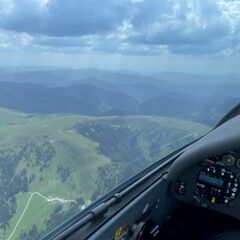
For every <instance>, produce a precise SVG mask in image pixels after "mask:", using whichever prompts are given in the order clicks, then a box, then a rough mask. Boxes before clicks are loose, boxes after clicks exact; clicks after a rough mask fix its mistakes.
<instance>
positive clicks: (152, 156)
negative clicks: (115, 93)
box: [0, 109, 208, 240]
mask: <svg viewBox="0 0 240 240" xmlns="http://www.w3.org/2000/svg"><path fill="white" fill-rule="evenodd" d="M0 119H1V121H0V204H1V209H0V229H1V230H0V239H4V240H5V239H7V240H13V239H24V240H27V239H31V240H33V239H39V237H40V236H42V234H44V233H46V232H48V231H50V230H51V229H52V228H54V227H55V226H57V225H58V224H60V223H61V222H63V221H65V220H66V219H67V218H69V217H70V216H73V215H74V214H76V213H77V212H79V211H80V210H81V209H84V208H85V207H86V206H88V205H89V204H90V203H91V202H92V201H95V200H96V199H98V198H99V197H101V196H103V194H105V193H106V192H108V191H110V190H111V189H112V188H114V187H116V186H117V185H118V184H120V183H121V182H123V181H124V180H126V179H127V178H129V177H131V176H133V175H134V174H136V173H137V172H138V171H140V170H142V169H143V168H145V167H147V166H149V165H150V164H151V163H153V162H155V161H157V160H158V159H160V158H161V157H163V156H164V155H166V154H168V153H170V152H171V151H173V150H175V149H177V148H178V147H180V146H182V145H184V143H187V142H189V141H191V140H194V139H196V138H197V137H198V136H200V135H202V134H203V133H205V132H206V131H208V128H207V127H205V126H204V125H201V124H198V123H193V122H189V121H183V120H179V119H173V118H166V117H146V116H121V117H117V116H114V117H112V116H109V117H86V116H79V115H71V114H53V115H29V114H24V113H20V112H14V111H11V110H7V109H0Z"/></svg>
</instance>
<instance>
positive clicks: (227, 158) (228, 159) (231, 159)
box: [222, 154, 236, 166]
mask: <svg viewBox="0 0 240 240" xmlns="http://www.w3.org/2000/svg"><path fill="white" fill-rule="evenodd" d="M222 161H223V163H224V164H225V165H226V166H233V165H234V164H235V162H236V158H235V156H233V155H232V154H226V155H224V156H223V157H222Z"/></svg>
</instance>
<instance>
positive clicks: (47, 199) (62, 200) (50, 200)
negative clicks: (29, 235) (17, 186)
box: [7, 192, 77, 240]
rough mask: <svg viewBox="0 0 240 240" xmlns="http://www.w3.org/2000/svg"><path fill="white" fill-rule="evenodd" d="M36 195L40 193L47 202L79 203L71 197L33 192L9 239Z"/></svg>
mask: <svg viewBox="0 0 240 240" xmlns="http://www.w3.org/2000/svg"><path fill="white" fill-rule="evenodd" d="M34 195H38V196H39V197H41V198H43V199H44V200H46V202H51V203H53V204H54V203H62V204H64V203H77V202H76V201H75V200H70V199H62V198H58V197H55V198H54V197H46V196H44V195H43V194H41V193H40V192H33V193H31V195H30V197H29V199H28V201H27V204H26V206H25V208H24V210H23V212H22V214H21V216H20V217H19V219H18V221H17V223H16V225H15V227H14V228H13V231H12V233H11V234H10V235H9V237H8V238H7V240H10V239H11V238H12V236H13V235H14V233H15V232H16V230H17V227H18V225H19V224H20V223H21V220H22V218H23V217H24V215H25V213H26V211H27V209H28V207H29V204H30V203H31V200H32V198H33V197H34Z"/></svg>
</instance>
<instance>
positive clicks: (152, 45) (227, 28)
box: [0, 0, 240, 72]
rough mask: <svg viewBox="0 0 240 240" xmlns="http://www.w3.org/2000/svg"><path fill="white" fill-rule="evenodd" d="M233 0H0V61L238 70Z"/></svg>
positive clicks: (238, 3)
mask: <svg viewBox="0 0 240 240" xmlns="http://www.w3.org/2000/svg"><path fill="white" fill-rule="evenodd" d="M239 13H240V0H0V66H65V67H74V68H85V67H97V68H104V69H110V70H112V69H129V70H134V71H143V72H144V71H146V72H151V71H154V72H157V71H159V72H161V71H183V72H184V71H187V72H240V68H239V66H240V14H239Z"/></svg>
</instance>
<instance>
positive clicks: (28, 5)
mask: <svg viewBox="0 0 240 240" xmlns="http://www.w3.org/2000/svg"><path fill="white" fill-rule="evenodd" d="M125 2H126V1H125V0H121V1H116V0H105V1H104V4H103V3H102V2H101V1H98V0H81V1H76V0H67V1H66V0H50V1H49V2H47V1H45V4H43V3H44V1H41V0H36V1H32V0H24V1H17V0H15V1H13V3H12V4H13V6H12V8H11V10H10V11H9V12H7V13H6V12H2V14H1V15H2V16H1V21H0V24H1V26H2V27H3V28H5V29H8V30H14V31H19V32H28V33H31V34H36V33H39V34H44V35H49V36H81V35H89V34H100V33H106V32H110V31H112V30H113V29H114V28H116V27H117V26H118V25H119V24H121V22H122V20H123V19H124V17H125V16H126V15H127V12H128V8H127V5H126V4H125Z"/></svg>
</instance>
